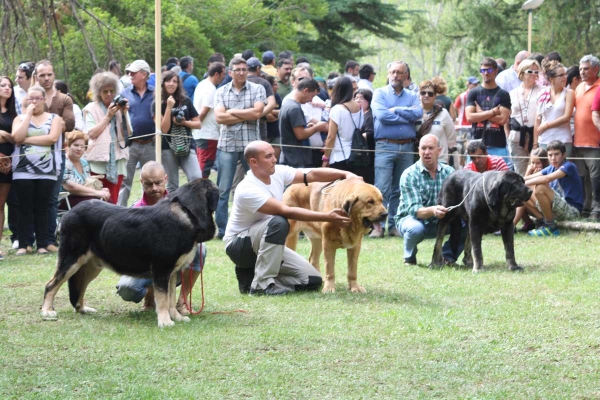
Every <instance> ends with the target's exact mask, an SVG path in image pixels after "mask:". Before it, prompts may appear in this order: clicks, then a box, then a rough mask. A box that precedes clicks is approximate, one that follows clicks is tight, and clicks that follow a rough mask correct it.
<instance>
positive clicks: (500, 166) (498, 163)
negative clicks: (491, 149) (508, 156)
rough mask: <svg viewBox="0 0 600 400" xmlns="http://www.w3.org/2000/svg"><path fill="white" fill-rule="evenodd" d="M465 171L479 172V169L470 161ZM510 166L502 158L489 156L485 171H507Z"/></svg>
mask: <svg viewBox="0 0 600 400" xmlns="http://www.w3.org/2000/svg"><path fill="white" fill-rule="evenodd" d="M465 169H469V170H471V171H475V172H479V171H477V167H476V166H475V164H473V161H469V162H468V163H467V165H465ZM507 170H508V166H507V165H506V163H505V162H504V159H503V158H502V157H500V156H488V158H487V167H486V169H485V171H483V172H486V171H507Z"/></svg>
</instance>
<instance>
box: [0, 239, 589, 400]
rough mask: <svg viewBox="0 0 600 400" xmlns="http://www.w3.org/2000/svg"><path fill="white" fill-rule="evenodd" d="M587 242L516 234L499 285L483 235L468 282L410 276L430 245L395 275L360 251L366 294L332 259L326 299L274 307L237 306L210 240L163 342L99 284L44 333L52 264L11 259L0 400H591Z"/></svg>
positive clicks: (370, 244)
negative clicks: (185, 310) (183, 312)
mask: <svg viewBox="0 0 600 400" xmlns="http://www.w3.org/2000/svg"><path fill="white" fill-rule="evenodd" d="M599 239H600V236H598V235H597V234H591V233H568V234H564V235H563V236H561V237H559V238H541V239H540V238H529V237H527V236H522V235H520V236H518V237H517V239H516V255H517V261H518V262H519V263H520V264H521V265H522V266H523V267H525V272H524V273H510V272H508V271H506V269H505V267H504V263H503V261H502V260H503V254H504V251H503V248H502V243H501V239H500V238H497V237H494V236H486V237H485V238H484V243H483V248H484V257H485V261H486V266H487V271H486V272H485V273H482V274H476V275H473V274H472V273H471V271H469V270H466V269H451V268H446V269H443V270H438V271H432V270H429V269H427V268H425V265H427V264H428V262H429V259H430V257H431V252H432V246H433V241H432V240H429V241H425V242H424V243H422V244H421V245H420V247H419V250H420V251H419V255H418V260H419V263H420V265H419V266H414V267H407V266H404V265H403V264H402V240H401V239H398V238H385V239H382V240H381V239H380V240H375V239H368V238H366V239H365V241H364V242H363V250H362V253H361V258H360V260H359V282H360V283H361V284H363V285H364V286H365V287H366V289H367V291H368V293H367V294H365V295H354V294H350V293H348V292H347V291H346V289H345V287H346V284H345V258H346V257H345V253H344V252H342V251H338V268H337V273H338V278H337V282H338V285H337V293H335V294H330V295H323V294H320V293H302V294H292V295H288V296H284V297H276V298H269V297H249V296H244V295H240V294H239V293H238V291H237V284H236V280H235V276H234V273H233V266H232V264H231V262H230V261H229V260H228V258H227V257H226V255H225V252H224V249H223V244H222V243H221V242H218V241H211V242H209V243H208V258H207V265H206V270H205V273H204V286H205V292H206V308H205V310H204V312H202V313H201V314H200V315H199V316H195V317H192V321H191V322H190V323H187V324H184V323H178V324H177V325H176V326H175V327H174V328H172V329H164V330H161V329H159V328H158V327H157V321H156V315H155V314H154V313H152V312H140V311H139V309H140V305H138V304H132V303H125V302H123V301H121V300H120V298H119V297H118V296H116V294H115V287H114V286H115V284H116V282H117V280H118V277H117V276H116V275H114V274H113V273H111V272H109V271H105V272H103V273H102V274H101V275H100V276H99V277H98V279H97V280H96V281H94V282H93V283H92V285H91V286H90V288H89V290H88V296H87V298H88V304H89V305H90V306H92V307H96V308H97V309H98V313H97V314H94V315H84V316H82V315H78V314H75V313H74V312H73V309H72V308H71V306H70V304H69V302H68V296H67V287H66V285H65V286H63V288H62V289H61V290H60V291H59V293H58V295H57V299H56V304H55V306H56V309H57V311H58V320H57V321H43V320H42V319H41V317H40V316H39V310H40V305H41V301H42V295H43V288H44V285H45V283H46V282H47V281H48V280H49V279H50V277H51V276H52V274H53V271H54V267H55V262H56V258H55V256H52V255H50V256H37V255H32V256H25V257H15V256H14V255H12V253H11V254H9V256H8V257H7V258H6V260H5V261H3V262H2V263H1V264H0V269H1V270H0V304H2V308H1V309H0V346H1V352H0V398H1V399H81V398H91V399H100V398H107V399H240V398H242V399H376V398H377V399H379V398H381V399H384V398H385V399H413V398H414V399H430V398H444V399H592V398H594V399H596V398H600V383H599V382H600V308H599V306H598V304H599V302H598V294H599V289H598V287H599V284H600V272H599V270H598V263H597V260H598V256H597V255H598V254H599V253H600V240H599ZM0 247H1V248H2V250H3V251H6V250H7V249H8V247H9V242H8V240H7V239H6V238H5V239H3V241H2V243H1V245H0ZM299 252H300V253H301V254H303V255H305V256H306V255H308V252H309V246H308V243H307V241H306V240H302V241H300V247H299ZM199 288H200V286H199V285H198V286H197V287H196V289H197V290H196V291H195V292H194V304H195V305H199V303H200V290H199Z"/></svg>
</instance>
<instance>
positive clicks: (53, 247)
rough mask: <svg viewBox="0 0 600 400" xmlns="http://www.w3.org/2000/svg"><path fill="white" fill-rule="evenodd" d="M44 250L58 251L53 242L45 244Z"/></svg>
mask: <svg viewBox="0 0 600 400" xmlns="http://www.w3.org/2000/svg"><path fill="white" fill-rule="evenodd" d="M46 250H48V251H49V252H50V253H58V247H56V246H55V245H53V244H49V245H48V246H46Z"/></svg>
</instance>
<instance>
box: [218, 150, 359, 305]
mask: <svg viewBox="0 0 600 400" xmlns="http://www.w3.org/2000/svg"><path fill="white" fill-rule="evenodd" d="M244 158H245V159H246V162H247V163H248V166H249V167H250V171H249V172H248V174H247V175H246V177H245V178H244V180H242V182H241V183H240V184H239V185H238V187H237V189H236V191H235V195H234V198H233V208H232V211H231V215H230V216H229V221H228V223H227V229H226V230H225V236H224V238H223V240H224V241H225V252H226V253H227V255H228V256H229V258H230V259H231V261H233V263H234V264H235V273H236V277H237V280H238V284H239V289H240V292H241V293H250V294H251V295H252V294H266V295H283V294H287V293H289V292H293V291H299V290H318V289H319V288H320V287H321V284H322V282H323V281H322V278H321V275H320V273H319V272H318V271H317V270H316V269H315V268H314V267H313V266H312V265H310V263H309V262H308V261H307V260H306V259H305V258H304V257H302V256H300V255H299V254H297V253H296V252H294V251H292V250H290V249H289V248H287V247H285V239H286V237H287V234H288V231H289V228H290V225H289V223H288V220H287V219H288V218H290V219H295V220H298V221H326V222H331V223H333V224H335V225H336V226H337V227H343V228H345V227H348V226H350V222H351V221H350V218H349V217H348V216H347V215H346V213H345V212H344V211H343V210H342V209H335V210H331V211H329V212H327V213H323V212H316V211H311V210H307V209H304V208H299V207H289V206H287V205H285V204H284V203H283V202H282V198H283V192H284V190H285V188H286V187H287V186H289V185H291V184H294V183H302V182H304V183H305V184H308V182H330V181H334V180H336V179H346V178H351V177H356V175H354V174H353V173H350V172H347V171H340V170H336V169H332V168H317V169H312V170H310V169H307V170H301V169H295V168H292V167H288V166H284V165H276V164H277V159H276V158H275V151H274V150H273V147H272V146H271V145H270V144H269V143H267V142H262V141H254V142H250V143H249V144H248V145H247V146H246V149H245V150H244Z"/></svg>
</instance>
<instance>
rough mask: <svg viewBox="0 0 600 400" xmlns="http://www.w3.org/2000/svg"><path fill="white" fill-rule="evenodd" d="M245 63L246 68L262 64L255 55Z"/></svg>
mask: <svg viewBox="0 0 600 400" xmlns="http://www.w3.org/2000/svg"><path fill="white" fill-rule="evenodd" d="M246 65H247V66H248V68H252V69H254V68H257V67H260V66H262V64H261V63H260V61H259V60H258V58H256V57H250V58H249V59H248V60H247V61H246Z"/></svg>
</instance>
